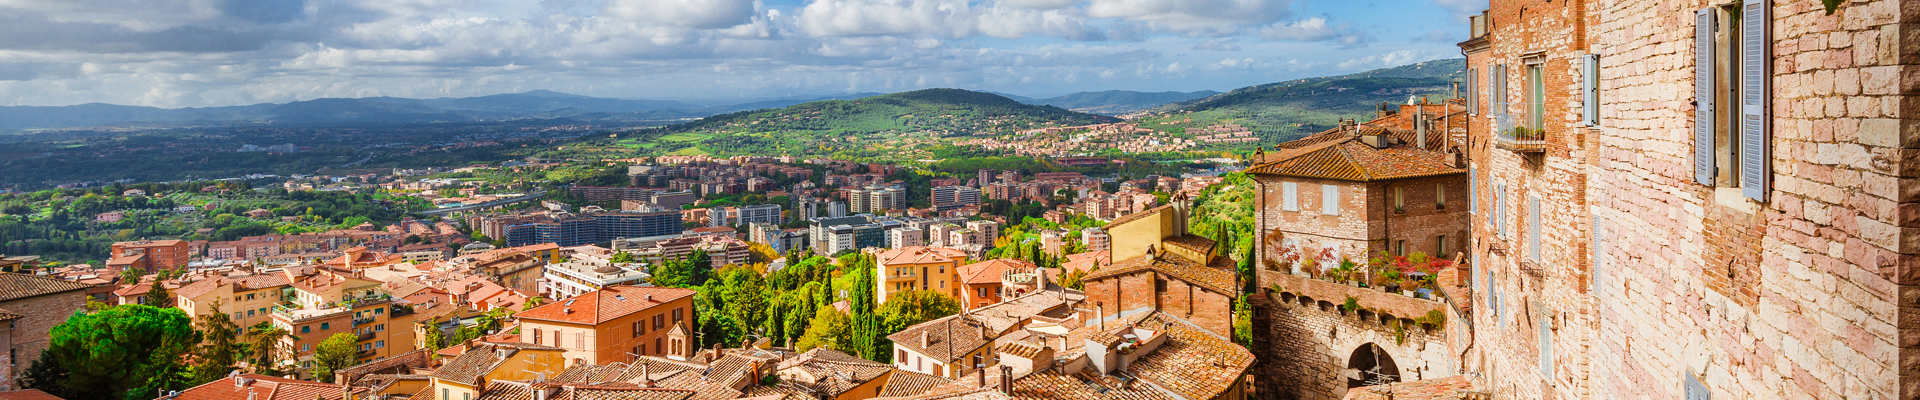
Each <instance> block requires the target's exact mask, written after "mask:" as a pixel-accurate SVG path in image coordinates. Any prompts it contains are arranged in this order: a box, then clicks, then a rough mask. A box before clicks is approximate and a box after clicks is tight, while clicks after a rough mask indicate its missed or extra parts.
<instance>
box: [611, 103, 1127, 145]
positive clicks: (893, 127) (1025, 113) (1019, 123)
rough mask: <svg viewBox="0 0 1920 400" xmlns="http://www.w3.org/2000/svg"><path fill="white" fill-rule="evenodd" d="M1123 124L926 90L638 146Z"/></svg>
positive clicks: (780, 114) (881, 140) (829, 141)
mask: <svg viewBox="0 0 1920 400" xmlns="http://www.w3.org/2000/svg"><path fill="white" fill-rule="evenodd" d="M1117 121H1119V119H1117V118H1113V117H1108V116H1101V115H1093V114H1086V113H1080V112H1074V111H1070V110H1067V109H1064V108H1060V107H1054V106H1036V105H1031V104H1023V103H1021V102H1018V101H1015V100H1013V99H1009V98H1007V97H1005V96H1000V95H996V94H993V93H985V92H975V91H968V90H960V89H925V90H916V91H911V92H901V93H893V94H886V95H879V96H872V97H864V98H859V99H852V100H826V101H816V102H809V103H802V104H797V105H793V106H789V107H784V108H775V109H764V110H754V111H742V112H735V113H730V114H722V115H715V116H712V117H707V118H703V119H700V120H698V121H694V122H689V123H684V124H679V125H673V126H668V127H663V128H659V129H656V130H653V131H651V132H650V134H651V135H654V136H653V140H647V141H638V142H645V144H646V145H669V146H675V147H679V146H686V147H681V148H680V149H679V150H680V152H681V153H682V154H687V153H721V154H791V153H794V152H797V151H813V150H816V149H819V150H824V151H823V152H822V153H826V154H832V153H836V152H852V153H858V154H854V155H856V156H857V155H859V154H874V155H884V154H889V152H897V151H902V150H909V149H917V148H920V147H922V145H932V144H935V143H938V142H939V141H940V140H939V139H940V138H944V137H953V136H968V135H978V134H998V133H1009V132H1014V131H1018V130H1022V129H1031V128H1036V127H1044V126H1069V125H1085V124H1095V123H1106V122H1117ZM696 143H697V145H696ZM635 145H641V144H640V143H636V144H635ZM893 154H894V155H898V153H893Z"/></svg>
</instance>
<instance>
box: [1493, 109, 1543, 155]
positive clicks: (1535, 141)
mask: <svg viewBox="0 0 1920 400" xmlns="http://www.w3.org/2000/svg"><path fill="white" fill-rule="evenodd" d="M1515 119H1516V118H1514V116H1513V114H1509V113H1499V114H1497V115H1494V117H1493V121H1494V134H1493V139H1494V140H1493V144H1494V146H1498V147H1500V148H1502V149H1507V150H1512V151H1518V152H1538V151H1546V150H1547V132H1546V130H1544V129H1539V128H1531V127H1527V126H1526V124H1520V125H1517V126H1516V124H1515V121H1514V120H1515Z"/></svg>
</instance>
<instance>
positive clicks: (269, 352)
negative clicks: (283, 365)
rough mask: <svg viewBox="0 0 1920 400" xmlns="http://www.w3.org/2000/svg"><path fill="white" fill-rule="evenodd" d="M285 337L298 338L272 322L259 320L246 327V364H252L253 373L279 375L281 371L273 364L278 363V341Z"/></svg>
mask: <svg viewBox="0 0 1920 400" xmlns="http://www.w3.org/2000/svg"><path fill="white" fill-rule="evenodd" d="M287 338H294V339H296V340H297V339H298V338H296V337H294V336H293V332H288V331H287V330H286V329H280V327H278V326H274V325H273V324H272V323H268V322H261V323H258V324H254V325H253V326H251V327H248V328H247V352H248V353H249V355H248V358H247V364H249V365H251V366H253V373H256V374H261V375H273V376H279V375H280V373H281V371H280V370H278V369H276V368H275V366H277V365H279V363H280V361H279V360H280V358H279V357H280V355H281V353H280V341H281V340H283V339H287Z"/></svg>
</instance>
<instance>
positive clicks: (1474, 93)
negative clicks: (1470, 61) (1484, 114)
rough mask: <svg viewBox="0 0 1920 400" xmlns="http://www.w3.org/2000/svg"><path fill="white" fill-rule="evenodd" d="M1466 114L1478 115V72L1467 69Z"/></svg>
mask: <svg viewBox="0 0 1920 400" xmlns="http://www.w3.org/2000/svg"><path fill="white" fill-rule="evenodd" d="M1467 114H1470V115H1480V70H1477V69H1473V68H1468V69H1467Z"/></svg>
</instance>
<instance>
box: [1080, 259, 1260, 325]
mask: <svg viewBox="0 0 1920 400" xmlns="http://www.w3.org/2000/svg"><path fill="white" fill-rule="evenodd" d="M1086 294H1087V300H1086V301H1087V304H1086V305H1083V306H1082V307H1081V308H1082V309H1085V310H1092V311H1093V312H1095V313H1102V312H1104V313H1103V314H1100V315H1099V316H1102V317H1111V316H1114V315H1117V314H1120V313H1121V312H1123V311H1127V312H1130V311H1135V310H1147V309H1154V310H1160V311H1163V312H1166V313H1168V314H1173V315H1176V316H1179V317H1181V318H1185V319H1186V320H1187V321H1188V322H1192V323H1193V324H1194V325H1198V326H1200V327H1202V328H1207V329H1208V330H1212V331H1213V332H1214V333H1217V334H1219V335H1221V336H1226V337H1232V336H1233V298H1232V297H1229V296H1228V295H1226V294H1223V293H1219V292H1215V291H1213V290H1209V289H1206V288H1203V287H1200V286H1197V285H1191V284H1188V283H1187V282H1186V281H1183V280H1180V279H1177V278H1172V277H1169V276H1165V275H1162V274H1160V273H1158V272H1154V271H1141V272H1135V273H1130V274H1125V275H1116V276H1108V277H1102V278H1100V279H1097V280H1089V281H1087V282H1086ZM1082 314H1084V315H1082V317H1083V318H1092V317H1094V316H1095V315H1094V314H1090V313H1085V312H1083V313H1082Z"/></svg>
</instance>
